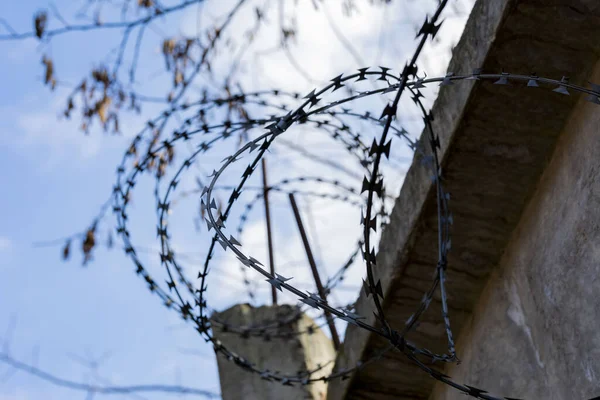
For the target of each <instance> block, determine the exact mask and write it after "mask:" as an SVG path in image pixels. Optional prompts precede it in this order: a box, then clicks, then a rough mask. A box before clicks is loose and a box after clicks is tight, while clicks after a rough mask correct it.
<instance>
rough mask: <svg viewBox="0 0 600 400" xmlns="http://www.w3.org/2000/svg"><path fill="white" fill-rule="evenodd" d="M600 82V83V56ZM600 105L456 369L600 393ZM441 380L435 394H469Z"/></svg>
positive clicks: (518, 393)
mask: <svg viewBox="0 0 600 400" xmlns="http://www.w3.org/2000/svg"><path fill="white" fill-rule="evenodd" d="M593 79H594V81H596V82H600V63H599V64H598V65H597V67H596V71H595V74H594V77H593ZM599 155H600V107H598V106H596V105H593V104H590V103H587V102H585V101H583V99H582V100H581V101H580V102H579V103H578V104H577V106H576V108H575V110H574V111H573V113H572V114H571V116H570V118H569V121H568V122H567V124H566V126H565V128H564V130H563V132H562V134H561V137H560V139H559V142H558V144H557V147H556V150H555V153H554V155H553V157H552V160H551V161H550V164H549V165H548V167H547V168H546V171H545V172H544V174H543V176H542V179H541V180H540V182H539V184H538V189H537V191H536V193H535V195H534V196H533V198H532V200H531V201H530V202H529V204H528V205H527V208H526V211H525V213H524V214H523V216H522V218H521V221H520V222H519V225H518V227H517V229H516V230H515V231H514V233H513V235H512V237H511V239H510V243H509V244H508V246H507V248H506V251H505V253H504V255H503V257H502V260H501V261H500V264H499V265H498V267H497V268H496V269H494V271H493V272H492V275H491V277H490V279H489V281H488V283H487V285H486V286H485V289H484V291H483V293H482V296H481V298H480V300H479V303H478V305H477V307H476V309H475V311H474V312H473V315H472V317H471V318H470V319H469V320H468V322H467V323H466V325H465V328H463V330H464V332H463V334H462V336H461V338H460V340H459V342H458V351H459V352H460V355H461V356H462V360H463V364H461V365H459V366H452V367H451V368H449V369H448V370H447V373H448V374H449V375H450V376H452V377H453V378H455V379H458V381H459V382H467V383H469V384H472V385H474V386H477V387H483V388H485V389H487V390H489V391H490V392H492V393H498V394H502V395H505V396H512V397H519V398H527V399H548V400H553V399H556V400H559V399H560V400H562V399H589V398H592V397H595V396H600V332H599V331H598V328H599V326H600V325H599V324H600V246H599V245H600V161H599V160H600V159H599ZM463 398H464V397H463V396H462V395H460V394H458V393H455V391H453V390H448V387H446V386H445V385H437V387H436V390H435V391H434V395H432V397H431V399H432V400H450V399H463Z"/></svg>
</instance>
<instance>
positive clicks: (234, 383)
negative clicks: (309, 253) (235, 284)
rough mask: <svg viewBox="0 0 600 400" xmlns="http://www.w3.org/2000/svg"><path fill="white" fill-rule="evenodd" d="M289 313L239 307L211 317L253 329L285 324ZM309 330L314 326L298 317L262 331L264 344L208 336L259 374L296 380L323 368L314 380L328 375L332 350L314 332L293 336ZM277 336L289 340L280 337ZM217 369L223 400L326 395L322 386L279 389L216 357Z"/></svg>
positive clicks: (217, 333) (281, 308)
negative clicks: (266, 372) (265, 335)
mask: <svg viewBox="0 0 600 400" xmlns="http://www.w3.org/2000/svg"><path fill="white" fill-rule="evenodd" d="M295 312H296V311H295V308H293V307H291V306H288V305H281V306H263V307H258V308H254V307H252V306H250V305H248V304H241V305H236V306H234V307H231V308H229V309H228V310H225V311H223V312H221V313H216V314H215V315H214V316H213V318H217V319H218V320H219V321H224V322H227V323H229V324H231V326H234V327H239V326H252V325H254V326H257V325H264V323H263V322H264V321H274V320H287V319H289V316H291V315H294V314H295ZM313 326H316V324H315V321H313V319H312V318H310V317H308V316H307V315H304V314H302V315H301V316H300V318H298V319H296V320H295V321H293V322H292V323H289V324H285V325H281V326H275V327H274V328H272V329H268V330H267V331H266V333H268V334H270V335H271V339H270V340H269V341H265V339H264V338H263V337H249V338H242V337H241V336H240V335H239V334H235V333H228V332H223V331H222V330H220V329H218V328H216V326H215V327H214V328H213V333H214V335H215V337H216V338H217V339H219V340H220V341H221V342H222V343H223V344H224V345H225V346H226V347H227V349H228V350H231V351H233V352H235V353H236V354H239V355H240V356H242V357H244V358H245V359H246V360H248V361H250V362H252V363H254V364H255V365H256V366H257V368H259V369H261V370H265V369H268V370H270V371H271V372H275V371H279V372H280V373H281V374H285V375H296V374H297V373H298V371H306V370H309V371H310V370H315V369H317V367H318V364H320V365H322V366H325V367H323V368H322V369H320V370H319V371H320V372H319V373H316V374H315V375H314V376H313V377H314V378H316V377H320V376H327V375H329V374H330V373H331V371H332V369H333V360H335V351H334V349H333V344H332V343H331V340H330V339H329V338H328V337H327V336H325V334H324V333H323V332H322V331H321V329H319V328H318V327H317V328H316V329H314V333H312V334H308V333H303V334H300V335H298V334H297V333H298V332H307V330H308V329H309V327H313ZM282 333H285V334H289V336H288V337H287V338H286V337H282V336H281V334H282ZM278 334H279V335H278ZM217 364H218V367H219V379H220V382H221V395H222V397H223V400H280V399H286V400H288V399H289V400H303V399H311V400H322V399H325V397H326V395H327V384H326V383H324V382H316V383H313V384H310V385H307V386H302V385H299V384H295V385H294V386H283V385H282V384H281V383H279V382H269V381H266V380H264V379H262V378H261V377H260V376H259V375H257V374H253V373H251V372H248V371H245V370H243V369H242V368H240V367H238V366H237V365H236V364H235V363H233V362H231V361H228V360H226V359H225V358H224V356H223V355H220V354H219V355H218V356H217Z"/></svg>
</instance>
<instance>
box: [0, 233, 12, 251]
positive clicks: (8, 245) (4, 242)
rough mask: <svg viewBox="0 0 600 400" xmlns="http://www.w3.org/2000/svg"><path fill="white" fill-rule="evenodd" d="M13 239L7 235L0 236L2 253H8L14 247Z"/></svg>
mask: <svg viewBox="0 0 600 400" xmlns="http://www.w3.org/2000/svg"><path fill="white" fill-rule="evenodd" d="M13 246H14V244H13V241H12V240H11V239H10V238H8V237H6V236H0V253H7V252H9V251H11V250H12V249H13Z"/></svg>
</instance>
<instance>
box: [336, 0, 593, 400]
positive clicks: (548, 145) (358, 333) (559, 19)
mask: <svg viewBox="0 0 600 400" xmlns="http://www.w3.org/2000/svg"><path fill="white" fill-rule="evenodd" d="M597 37H600V2H598V1H597V0H569V1H567V0H544V1H542V0H485V1H484V0H479V1H478V2H477V3H476V5H475V7H474V9H473V11H472V14H471V16H470V18H469V21H468V23H467V26H466V28H465V33H464V35H463V37H462V39H461V41H460V42H459V44H458V45H457V46H456V48H455V50H454V55H453V59H452V61H451V63H450V67H449V70H450V71H452V72H455V73H470V71H471V70H472V69H473V68H476V67H483V70H484V71H485V72H500V71H501V70H502V69H504V71H507V72H512V73H522V74H529V73H531V72H536V73H537V74H538V75H540V76H548V77H555V78H557V79H560V77H561V76H563V75H568V76H570V78H571V82H573V83H577V84H581V85H585V83H586V80H587V79H588V78H589V77H590V76H591V72H592V69H593V66H594V65H595V63H596V60H597V59H598V58H599V56H600V41H598V40H595V39H593V38H597ZM442 89H443V90H442V91H441V92H440V96H439V97H438V99H437V100H436V103H435V105H434V108H433V114H434V116H435V120H434V121H433V124H434V129H435V130H436V131H437V133H438V134H439V136H440V141H441V144H442V150H441V153H442V155H443V158H442V160H443V169H444V171H445V172H444V176H445V187H446V189H447V190H448V191H449V192H450V193H451V194H452V195H453V197H452V200H451V203H450V205H451V209H452V212H453V214H454V226H453V229H452V245H453V249H452V251H451V252H450V255H449V270H448V274H449V282H448V299H449V303H450V304H449V306H450V318H451V321H452V328H453V331H454V333H455V335H458V337H459V338H460V337H461V331H462V330H463V327H464V326H465V324H466V322H467V321H468V319H469V318H470V315H471V313H472V312H473V310H474V308H475V306H476V304H477V303H478V300H479V298H480V295H481V293H482V289H483V287H484V286H485V284H486V282H487V281H488V278H489V276H490V273H491V271H492V270H493V269H494V268H495V267H496V266H497V265H498V264H499V263H500V261H501V257H502V255H503V253H504V251H505V249H506V248H507V245H508V243H509V240H510V238H511V234H512V233H513V231H514V230H515V228H516V226H517V224H518V223H519V220H520V219H521V216H522V214H523V210H524V209H525V206H526V205H527V204H528V202H529V200H530V199H531V197H532V195H533V193H534V192H535V189H536V185H537V184H538V181H539V179H540V176H541V174H542V172H543V171H544V169H545V168H546V166H547V165H548V161H549V159H550V158H551V156H552V154H553V151H554V149H555V146H556V143H557V138H558V137H559V135H560V134H561V132H562V131H563V127H564V126H565V123H566V122H567V120H568V118H569V116H570V114H571V112H572V111H573V109H574V107H575V104H576V102H577V100H578V99H579V96H575V95H573V96H561V95H558V94H556V93H552V92H551V90H548V89H531V88H525V87H522V85H516V84H515V85H512V86H511V87H500V86H497V85H492V84H490V83H488V82H481V83H472V82H471V83H460V84H457V85H454V86H450V87H444V88H442ZM433 194H434V192H433V191H432V184H431V181H430V180H429V176H428V173H427V171H426V170H424V168H423V167H422V166H421V165H420V163H419V160H416V161H415V162H414V163H413V165H412V166H411V168H410V170H409V172H408V173H407V177H406V180H405V182H404V186H403V188H402V191H401V194H400V196H399V198H398V200H397V202H396V205H395V207H394V211H393V213H392V219H391V223H390V224H389V225H388V227H387V229H386V231H385V232H384V234H383V237H382V241H381V244H380V251H379V254H378V255H377V267H376V268H377V271H376V274H377V275H378V276H379V277H380V278H381V280H382V284H383V289H384V293H385V300H384V308H385V311H386V316H387V317H388V320H389V321H390V323H391V325H392V326H393V327H395V328H396V329H400V328H402V327H403V326H404V323H405V321H406V319H407V318H408V317H409V316H410V314H411V313H412V312H413V311H414V310H415V309H416V306H417V305H418V303H419V301H420V299H421V297H422V295H423V293H424V292H425V291H426V290H427V288H428V287H429V282H430V281H431V275H432V273H433V272H434V269H435V265H436V262H437V258H436V255H437V253H436V243H437V220H436V219H437V215H436V204H435V201H434V200H435V199H434V197H433ZM546 212H551V207H549V208H548V209H547V211H546ZM529 279H533V277H530V278H529ZM573 279H575V278H573ZM519 290H520V292H519V293H521V294H523V290H524V289H523V287H521V288H520V289H519ZM595 290H598V289H595ZM554 293H557V292H554ZM596 293H597V292H596ZM588 294H589V293H588ZM438 300H439V296H437V297H436V298H435V299H434V301H433V302H432V304H431V306H430V308H429V310H428V312H427V313H426V314H425V315H424V316H423V318H422V321H423V322H422V323H421V325H420V326H419V328H418V329H417V330H416V332H415V333H416V335H415V334H413V335H411V336H409V338H410V339H411V340H412V341H414V342H416V343H417V344H419V345H421V346H424V347H427V348H429V349H431V350H432V351H435V352H445V351H446V350H447V348H446V341H445V332H444V328H443V323H442V318H441V311H439V310H440V308H441V307H440V302H439V301H438ZM528 301H530V300H528ZM539 301H541V299H540V300H539ZM371 303H372V302H371V301H370V300H369V299H367V298H366V296H365V294H364V293H361V295H360V296H359V298H358V301H357V310H358V313H359V314H360V315H363V316H365V317H367V321H368V322H370V323H374V318H373V316H372V309H373V307H372V304H371ZM567 312H568V311H567ZM515 315H516V314H515ZM526 340H529V339H526ZM538 340H541V339H540V338H539V337H538ZM461 343H462V339H461ZM384 345H385V343H384V342H383V341H382V340H381V339H380V338H378V337H376V336H375V335H371V334H370V333H369V332H366V331H364V330H361V329H357V328H356V327H354V326H352V325H351V326H349V327H348V329H347V331H346V336H345V342H344V345H343V346H342V349H341V351H340V354H339V355H338V359H337V362H336V368H335V369H336V370H337V369H342V368H345V367H350V366H354V365H356V363H357V362H358V361H359V360H365V359H368V358H369V356H370V354H372V353H373V352H374V351H376V350H377V349H379V348H381V347H383V346H384ZM459 356H460V354H459ZM475 359H476V357H475ZM583 359H585V357H584V358H583ZM583 359H582V360H583ZM484 362H487V363H490V364H493V363H495V361H492V360H489V359H488V360H485V361H484ZM502 362H503V361H502V360H500V361H498V363H502ZM575 362H577V363H579V362H580V360H579V359H578V360H576V361H574V360H571V363H575ZM478 365H479V364H475V365H473V366H472V368H474V369H477V368H478ZM574 365H575V364H569V367H568V368H571V369H573V368H575V366H574ZM479 366H480V365H479ZM464 368H469V366H468V363H465V365H464ZM506 368H507V370H510V368H511V364H510V363H507V365H506ZM489 379H493V378H489ZM465 383H467V384H469V383H470V382H465ZM497 383H498V382H497ZM504 383H505V384H506V381H504ZM434 384H435V381H434V380H433V379H432V378H430V377H429V376H428V375H426V374H425V373H423V372H421V371H420V370H419V369H417V368H416V367H415V366H413V365H412V364H410V363H409V362H408V361H407V360H406V359H405V358H404V357H403V356H402V355H401V354H399V353H390V354H388V355H387V356H385V357H384V359H383V360H382V361H380V362H377V363H374V364H371V365H369V366H367V367H365V368H363V369H361V370H360V371H359V372H358V373H356V374H354V376H353V377H352V379H351V380H346V381H340V380H334V381H332V382H330V384H329V394H328V398H329V399H332V400H337V399H344V398H346V399H382V400H385V399H427V398H429V396H430V395H431V392H432V389H433V386H434ZM500 393H501V394H506V395H511V393H505V391H500ZM567 398H568V397H567Z"/></svg>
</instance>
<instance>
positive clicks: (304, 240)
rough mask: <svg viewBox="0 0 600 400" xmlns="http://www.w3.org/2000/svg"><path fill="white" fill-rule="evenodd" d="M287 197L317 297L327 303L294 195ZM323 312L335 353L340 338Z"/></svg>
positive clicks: (329, 317)
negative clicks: (313, 279)
mask: <svg viewBox="0 0 600 400" xmlns="http://www.w3.org/2000/svg"><path fill="white" fill-rule="evenodd" d="M289 197H290V203H291V204H292V210H294V217H295V218H296V223H297V224H298V230H299V231H300V236H301V237H302V243H304V250H305V251H306V257H307V258H308V263H309V264H310V269H311V270H312V274H313V277H314V278H315V284H316V285H317V290H318V291H319V296H320V297H321V298H322V299H323V300H324V301H325V302H327V293H325V288H324V287H323V284H322V283H321V277H320V276H319V271H317V264H316V263H315V258H314V257H313V254H312V251H311V249H310V245H309V243H308V238H307V236H306V232H305V231H304V225H302V219H301V218H300V212H299V211H298V205H297V204H296V199H294V195H293V194H292V193H290V194H289ZM324 312H325V319H327V325H328V326H329V330H330V331H331V340H332V341H333V347H334V348H335V350H336V351H337V350H338V349H339V347H340V337H339V336H338V333H337V329H336V328H335V324H334V322H333V317H332V316H331V313H330V312H329V311H328V310H324Z"/></svg>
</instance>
